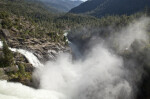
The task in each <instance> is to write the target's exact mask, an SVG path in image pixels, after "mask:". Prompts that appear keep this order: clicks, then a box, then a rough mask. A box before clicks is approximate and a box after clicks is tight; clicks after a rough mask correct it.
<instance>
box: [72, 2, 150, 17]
mask: <svg viewBox="0 0 150 99" xmlns="http://www.w3.org/2000/svg"><path fill="white" fill-rule="evenodd" d="M149 4H150V0H88V1H87V2H85V3H82V4H81V5H79V6H78V7H75V8H73V9H72V10H70V13H77V14H89V15H93V16H96V17H102V16H105V15H122V14H127V15H130V14H133V13H135V12H138V11H142V10H144V9H145V8H149V7H150V5H149Z"/></svg>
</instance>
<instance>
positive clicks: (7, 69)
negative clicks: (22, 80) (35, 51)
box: [4, 66, 19, 73]
mask: <svg viewBox="0 0 150 99" xmlns="http://www.w3.org/2000/svg"><path fill="white" fill-rule="evenodd" d="M18 70H19V68H18V66H12V67H5V68H4V71H5V72H7V73H8V72H17V71H18Z"/></svg>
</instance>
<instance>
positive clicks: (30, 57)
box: [0, 41, 44, 67]
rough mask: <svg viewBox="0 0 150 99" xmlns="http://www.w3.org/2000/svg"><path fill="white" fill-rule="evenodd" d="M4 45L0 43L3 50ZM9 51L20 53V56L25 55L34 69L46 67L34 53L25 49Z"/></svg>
mask: <svg viewBox="0 0 150 99" xmlns="http://www.w3.org/2000/svg"><path fill="white" fill-rule="evenodd" d="M2 46H3V43H2V41H0V48H2ZM9 49H10V50H11V51H13V52H19V53H20V54H22V55H24V56H25V57H26V58H27V60H28V61H29V62H30V63H31V64H32V65H33V66H34V67H43V66H44V65H43V64H42V63H41V62H40V61H39V59H38V58H37V57H36V56H35V55H34V54H33V53H32V52H29V51H27V50H24V49H16V48H10V47H9Z"/></svg>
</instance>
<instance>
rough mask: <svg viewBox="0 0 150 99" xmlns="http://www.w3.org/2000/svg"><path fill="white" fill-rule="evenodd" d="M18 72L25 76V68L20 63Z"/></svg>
mask: <svg viewBox="0 0 150 99" xmlns="http://www.w3.org/2000/svg"><path fill="white" fill-rule="evenodd" d="M19 72H20V73H21V74H22V75H24V74H25V67H24V65H23V64H22V63H20V64H19Z"/></svg>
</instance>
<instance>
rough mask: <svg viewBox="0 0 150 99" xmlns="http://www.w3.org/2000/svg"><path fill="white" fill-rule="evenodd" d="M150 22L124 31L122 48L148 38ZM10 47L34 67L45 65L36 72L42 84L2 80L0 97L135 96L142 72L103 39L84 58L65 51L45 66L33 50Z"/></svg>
mask: <svg viewBox="0 0 150 99" xmlns="http://www.w3.org/2000/svg"><path fill="white" fill-rule="evenodd" d="M146 22H148V20H147V19H144V20H143V19H142V21H141V20H140V21H138V22H136V23H134V24H131V25H130V26H129V27H126V28H125V29H123V30H122V31H121V32H120V34H121V35H119V36H117V37H116V38H115V41H117V43H118V46H119V48H120V49H121V50H123V49H126V48H130V46H131V44H132V43H133V42H134V40H136V39H140V40H144V41H145V42H146V41H147V39H148V38H147V36H146V32H145V30H144V27H145V24H146ZM124 35H127V37H129V38H128V39H129V40H128V42H127V44H126V43H125V40H124V39H123V40H122V38H123V37H124ZM118 38H119V39H118ZM113 39H114V38H113ZM72 44H73V43H71V44H70V45H71V46H70V47H72V51H74V54H75V55H76V56H77V57H78V56H79V57H80V51H79V50H80V49H78V48H77V45H72ZM122 44H124V45H123V46H122ZM0 46H1V45H0ZM10 49H11V50H12V51H15V52H16V51H18V52H19V53H21V54H23V55H25V57H26V58H27V59H28V60H29V62H30V63H32V64H33V66H34V67H41V68H37V69H36V70H35V72H34V73H33V77H34V78H36V79H37V80H38V81H39V82H40V84H39V89H32V88H29V87H27V86H24V85H22V84H19V83H10V82H7V81H0V99H134V98H135V97H134V95H135V94H136V93H135V89H134V86H135V85H136V81H134V80H136V78H137V77H138V76H139V75H136V74H140V72H138V71H137V73H136V74H134V72H133V71H132V70H130V69H127V68H126V65H125V64H124V60H123V58H122V57H121V56H119V55H117V54H116V53H113V51H111V49H110V48H109V47H108V45H106V43H103V42H101V41H96V42H95V44H94V45H92V46H90V49H89V51H88V52H87V53H86V55H85V56H84V58H83V59H79V60H74V61H72V55H70V54H65V53H64V54H61V55H59V57H58V58H57V59H56V60H55V61H48V62H47V63H46V64H45V65H44V66H43V65H42V64H41V63H40V61H39V60H38V58H37V57H36V56H34V54H33V53H31V52H28V51H25V50H22V49H13V48H10ZM131 66H132V65H131ZM130 68H132V67H130ZM134 71H136V68H134Z"/></svg>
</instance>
